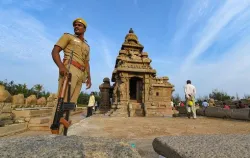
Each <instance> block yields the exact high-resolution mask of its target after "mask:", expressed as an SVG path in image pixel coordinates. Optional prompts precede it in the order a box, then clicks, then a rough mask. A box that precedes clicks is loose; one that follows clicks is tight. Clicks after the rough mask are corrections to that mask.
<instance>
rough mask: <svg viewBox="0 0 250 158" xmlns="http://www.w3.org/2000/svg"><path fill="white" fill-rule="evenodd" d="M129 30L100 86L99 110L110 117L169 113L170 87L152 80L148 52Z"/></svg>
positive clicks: (164, 79)
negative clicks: (113, 63)
mask: <svg viewBox="0 0 250 158" xmlns="http://www.w3.org/2000/svg"><path fill="white" fill-rule="evenodd" d="M143 49H144V46H143V45H142V44H140V42H139V40H138V37H137V36H136V34H135V33H134V31H133V30H132V29H130V30H129V33H128V34H127V35H126V37H125V41H124V42H123V44H122V46H121V50H120V51H119V54H118V56H117V58H116V62H115V67H114V71H113V73H112V78H111V81H112V82H113V84H112V85H111V82H110V79H109V78H104V80H103V83H102V84H101V85H100V87H99V88H100V92H101V103H100V111H101V112H103V113H107V114H109V115H110V116H129V117H132V116H165V115H168V114H172V110H171V105H170V102H171V98H172V93H173V91H174V85H172V84H171V83H169V82H168V80H169V78H168V77H166V76H165V77H156V70H155V69H153V68H152V67H151V65H150V63H151V61H152V60H151V59H150V58H149V57H148V53H147V52H144V51H143Z"/></svg>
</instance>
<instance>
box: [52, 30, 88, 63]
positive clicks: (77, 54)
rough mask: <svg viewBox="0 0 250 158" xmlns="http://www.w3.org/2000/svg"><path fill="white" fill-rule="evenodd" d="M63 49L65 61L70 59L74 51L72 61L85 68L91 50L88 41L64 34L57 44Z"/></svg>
mask: <svg viewBox="0 0 250 158" xmlns="http://www.w3.org/2000/svg"><path fill="white" fill-rule="evenodd" d="M55 45H57V46H59V47H61V48H62V49H63V51H64V59H66V60H68V59H70V54H71V51H72V50H73V58H72V60H74V61H77V62H78V63H79V64H81V65H83V66H85V61H89V54H90V48H89V45H88V44H87V43H86V41H82V40H80V39H79V38H77V37H76V36H75V35H71V34H69V33H64V34H63V35H62V36H61V38H60V39H59V40H58V41H57V43H56V44H55Z"/></svg>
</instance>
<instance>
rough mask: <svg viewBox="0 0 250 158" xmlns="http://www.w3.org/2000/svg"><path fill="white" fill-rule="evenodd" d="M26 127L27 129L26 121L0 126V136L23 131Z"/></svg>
mask: <svg viewBox="0 0 250 158" xmlns="http://www.w3.org/2000/svg"><path fill="white" fill-rule="evenodd" d="M26 129H27V123H19V124H12V125H9V126H4V127H0V137H2V136H6V135H12V134H15V133H17V132H21V131H25V130H26ZM1 145H2V144H1V143H0V146H1ZM1 149H2V148H1V147H0V150H1ZM0 155H1V153H0ZM0 157H1V156H0Z"/></svg>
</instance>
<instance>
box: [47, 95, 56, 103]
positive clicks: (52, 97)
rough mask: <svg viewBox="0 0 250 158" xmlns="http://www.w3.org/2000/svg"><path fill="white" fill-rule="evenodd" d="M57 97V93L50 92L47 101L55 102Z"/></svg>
mask: <svg viewBox="0 0 250 158" xmlns="http://www.w3.org/2000/svg"><path fill="white" fill-rule="evenodd" d="M56 98H57V96H56V94H50V95H49V97H48V98H47V102H53V101H54V100H55V99H56Z"/></svg>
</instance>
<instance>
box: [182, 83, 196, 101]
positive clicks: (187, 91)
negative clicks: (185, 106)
mask: <svg viewBox="0 0 250 158" xmlns="http://www.w3.org/2000/svg"><path fill="white" fill-rule="evenodd" d="M184 92H185V96H186V97H187V98H189V96H188V95H189V94H190V95H191V96H193V97H195V95H196V88H195V86H194V85H192V84H186V85H185V87H184Z"/></svg>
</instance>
